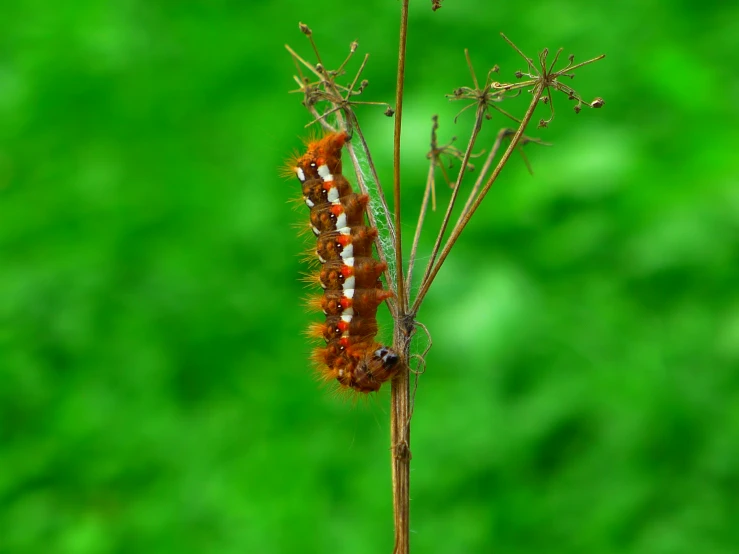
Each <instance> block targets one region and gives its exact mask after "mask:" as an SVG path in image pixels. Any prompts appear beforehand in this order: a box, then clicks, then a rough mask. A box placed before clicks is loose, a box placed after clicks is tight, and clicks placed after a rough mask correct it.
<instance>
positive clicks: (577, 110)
mask: <svg viewBox="0 0 739 554" xmlns="http://www.w3.org/2000/svg"><path fill="white" fill-rule="evenodd" d="M573 110H575V113H580V110H582V106H581V105H580V102H578V103H577V104H575V107H574V108H573Z"/></svg>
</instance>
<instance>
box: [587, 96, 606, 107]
mask: <svg viewBox="0 0 739 554" xmlns="http://www.w3.org/2000/svg"><path fill="white" fill-rule="evenodd" d="M605 105H606V101H605V100H603V99H602V98H601V97H598V98H596V99H595V100H593V101H592V102H591V103H590V107H591V108H602V107H603V106H605Z"/></svg>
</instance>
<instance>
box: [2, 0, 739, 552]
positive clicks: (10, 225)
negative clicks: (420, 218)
mask: <svg viewBox="0 0 739 554" xmlns="http://www.w3.org/2000/svg"><path fill="white" fill-rule="evenodd" d="M398 9H399V5H398V2H396V1H394V0H385V1H382V2H380V1H379V0H374V1H371V2H362V3H355V4H351V3H337V2H333V1H329V0H320V1H316V2H312V3H305V2H299V1H297V0H292V1H287V2H280V3H256V2H253V3H247V2H228V1H215V2H210V1H209V2H205V1H195V2H182V3H178V2H140V1H135V0H134V1H128V2H118V3H110V2H101V1H94V0H80V1H78V2H73V3H63V2H60V3H56V4H49V3H46V2H38V1H35V0H31V1H29V2H23V3H13V4H11V3H7V4H4V5H3V7H2V8H0V383H1V384H0V433H1V435H0V552H2V553H14V554H15V553H32V552H33V553H35V552H44V553H45V552H55V553H56V552H58V553H81V554H83V553H123V552H136V553H157V554H161V553H167V552H177V553H185V552H219V553H229V552H239V553H243V552H270V553H272V552H274V553H283V552H300V553H312V552H316V553H328V552H351V553H374V552H389V551H390V549H391V546H392V545H391V543H392V528H391V525H392V517H391V499H390V481H389V456H390V455H389V449H388V445H389V439H388V430H387V429H388V409H387V400H388V399H387V391H383V392H381V393H380V394H379V395H376V396H373V397H371V398H369V399H367V400H366V401H360V402H358V403H352V402H343V401H341V400H338V399H336V398H334V397H333V396H331V395H330V394H329V393H328V392H327V391H325V390H321V389H320V387H319V386H318V385H317V384H316V382H315V381H314V380H313V377H312V374H311V371H310V369H309V367H308V363H307V361H306V356H307V351H308V350H309V345H308V344H307V342H306V339H305V338H304V337H303V335H302V332H303V330H304V329H305V328H306V327H307V324H308V322H309V321H311V320H315V319H317V316H315V315H309V314H307V313H306V312H305V310H304V308H302V304H301V301H300V298H301V296H302V295H304V294H305V289H304V288H303V285H302V284H301V283H300V282H299V281H298V276H299V273H300V272H301V271H304V270H305V268H304V267H303V266H302V264H301V262H300V260H299V256H298V255H297V254H298V253H299V252H300V251H301V250H302V249H303V248H304V247H305V245H304V244H303V243H302V242H301V239H299V238H298V237H297V236H296V232H295V228H294V225H295V224H299V223H302V222H304V221H305V216H306V213H305V210H304V208H299V209H298V210H297V211H296V210H293V209H292V208H291V206H290V205H289V204H288V203H287V201H288V200H289V199H294V198H296V197H298V196H299V191H298V187H297V184H296V182H294V181H293V180H284V179H282V178H281V177H279V176H278V174H279V168H280V166H281V165H282V164H283V160H284V159H285V158H286V157H287V156H288V155H289V153H290V152H291V150H292V149H295V148H299V147H300V144H301V142H300V139H301V137H302V136H305V135H306V134H307V133H308V131H306V130H303V129H302V127H303V125H305V123H307V122H308V121H309V120H310V118H309V116H308V114H307V113H306V112H305V111H304V110H303V109H302V107H301V106H300V98H299V96H297V95H294V96H288V95H287V94H286V92H287V90H289V89H290V88H294V86H295V85H294V83H293V82H292V80H291V75H292V74H293V73H294V68H293V67H292V65H291V61H290V58H289V56H288V55H287V53H286V52H285V51H284V49H283V44H284V43H286V42H289V43H290V44H291V45H292V46H293V47H295V48H296V49H297V50H298V51H299V52H301V53H303V54H304V55H306V57H309V58H310V48H309V46H308V44H307V42H306V41H305V38H304V37H303V36H302V35H301V34H300V33H299V32H298V30H297V22H298V20H303V21H305V22H306V23H308V24H310V25H311V26H312V28H313V30H314V32H315V37H316V40H317V42H318V43H319V46H320V47H321V51H322V55H323V56H324V58H325V60H326V63H327V65H329V66H331V65H333V66H335V65H338V63H340V61H341V60H342V59H343V57H344V55H345V52H346V51H347V48H348V44H349V42H350V41H351V40H354V39H359V41H360V53H364V52H366V51H369V52H371V57H370V61H369V65H368V67H367V70H366V73H365V77H367V78H368V79H369V80H370V86H369V87H368V89H367V91H366V92H365V95H366V97H367V99H373V100H381V101H389V102H392V98H393V92H392V89H393V83H394V79H395V76H394V67H395V64H396V62H397V37H396V36H395V34H396V30H397V27H398V17H397V16H398ZM738 20H739V6H737V5H730V3H720V2H713V1H703V2H697V1H692V2H691V1H683V2H667V1H665V0H661V1H658V2H653V3H642V2H636V1H634V0H627V1H626V2H618V3H613V4H612V5H611V4H603V3H593V2H586V1H584V0H573V1H570V2H555V1H551V0H539V1H537V2H523V3H521V2H516V3H498V2H495V3H490V2H487V1H484V0H447V1H446V2H444V5H443V8H442V9H441V10H440V11H438V12H436V13H432V12H431V10H430V2H426V1H420V0H419V1H417V2H413V6H412V17H411V24H410V25H411V26H410V37H409V60H408V80H407V88H406V99H407V104H406V119H405V123H404V132H405V136H404V138H405V143H404V145H405V146H404V163H405V166H404V176H405V184H406V189H405V190H406V197H405V198H406V200H407V203H406V204H405V205H404V211H405V214H406V215H407V219H406V222H407V223H406V226H404V228H403V231H404V232H405V233H406V237H408V238H409V237H410V235H411V233H412V230H413V226H414V223H415V215H416V213H417V208H418V199H419V198H420V195H421V190H422V184H423V181H424V176H425V171H426V168H425V164H426V160H425V151H426V149H427V147H428V133H429V128H430V116H431V115H432V114H433V113H439V114H440V120H441V124H442V128H441V140H444V141H446V140H448V139H449V138H450V137H451V136H452V135H459V136H460V143H462V144H463V142H462V141H463V140H465V139H466V137H465V134H468V133H469V127H470V125H471V113H469V112H468V113H467V114H465V115H463V116H462V117H461V118H460V121H459V122H458V124H457V125H456V126H455V125H454V124H453V123H452V119H453V117H454V114H455V113H456V112H457V110H458V109H459V108H461V106H460V105H458V104H450V103H448V102H447V101H446V100H445V99H444V96H443V95H444V94H446V93H450V92H451V91H452V90H453V89H454V88H456V87H458V86H461V85H469V84H470V78H469V73H468V70H467V68H466V65H465V63H464V58H463V55H462V50H463V48H465V47H467V48H469V49H470V51H471V55H472V59H473V62H474V63H475V66H476V69H477V72H478V75H480V76H483V75H484V74H485V72H486V71H487V68H489V67H492V65H493V64H495V63H497V64H499V65H500V66H501V79H503V78H510V76H512V74H513V72H514V71H515V70H516V69H521V68H522V64H521V60H520V59H519V58H517V57H516V54H515V53H514V52H513V51H512V50H511V49H510V48H509V47H508V46H507V45H506V44H505V43H504V42H503V41H502V40H501V39H500V38H499V36H498V32H499V31H505V32H506V34H507V35H508V36H510V37H511V39H512V40H514V41H515V42H516V43H517V44H518V45H519V46H520V47H521V48H522V49H523V50H524V51H526V52H527V53H528V54H529V55H530V56H532V55H534V54H535V52H536V51H537V50H538V49H541V48H542V47H544V46H550V47H552V48H556V47H558V46H559V45H563V46H565V55H567V54H569V53H570V52H574V53H575V54H576V59H578V60H583V59H585V58H586V57H591V56H595V55H597V54H600V53H606V54H607V58H606V59H605V60H604V61H602V62H599V63H598V64H596V65H594V66H590V67H587V68H583V69H582V70H581V71H580V72H579V73H578V77H577V78H576V79H575V81H573V85H574V86H576V87H577V88H578V90H579V91H580V92H581V93H582V94H583V95H584V96H585V97H586V98H592V97H594V96H603V97H604V98H605V99H606V102H607V105H606V107H605V109H603V110H600V111H590V110H586V111H585V112H583V113H581V114H579V115H577V116H576V115H575V114H574V113H572V111H571V109H570V108H569V107H568V106H567V105H566V104H567V101H566V99H565V98H564V96H561V97H558V98H555V107H556V108H557V109H558V112H557V116H556V118H555V120H554V122H553V124H552V126H551V128H550V129H546V130H539V131H533V130H532V132H531V134H534V135H535V136H539V137H541V138H542V139H543V140H545V141H547V142H551V143H553V146H552V147H550V148H542V147H538V148H537V147H534V148H531V149H529V150H528V151H527V155H528V158H529V160H530V161H531V163H532V166H533V168H534V175H533V177H532V176H530V175H529V174H528V173H527V172H526V170H525V167H524V165H523V164H522V163H520V162H519V161H518V160H514V162H513V163H512V164H511V165H510V166H509V168H507V169H506V171H505V172H504V173H503V176H502V179H501V180H500V181H499V182H498V183H497V184H496V186H495V187H494V189H493V190H492V192H491V195H490V196H489V197H488V199H487V201H486V203H485V204H484V205H483V209H482V210H481V212H480V213H479V214H478V215H477V216H476V218H475V220H474V221H473V224H472V225H471V226H470V227H469V229H468V230H467V231H466V232H465V235H463V239H462V241H461V242H460V244H459V245H458V248H457V250H456V252H454V253H453V255H452V256H451V257H450V259H449V261H448V263H447V265H446V266H445V268H444V269H443V270H442V271H441V273H440V274H439V279H438V281H437V282H436V284H435V286H434V287H433V288H432V291H431V294H430V295H429V297H428V299H427V302H426V304H424V307H423V309H422V311H421V313H420V314H419V319H420V320H421V321H423V322H424V323H425V324H426V325H427V326H428V327H429V329H430V331H431V333H432V335H433V340H434V347H433V349H432V350H431V352H430V354H429V356H428V369H427V371H426V373H425V374H424V375H423V376H422V377H421V378H420V381H419V388H418V394H417V397H416V409H415V418H414V421H413V436H412V439H413V444H412V449H413V456H414V458H413V462H412V470H413V473H412V499H413V500H412V528H413V536H412V546H413V549H414V552H444V553H456V552H506V553H510V554H513V553H531V552H556V553H614V554H615V553H619V554H623V553H644V554H661V553H665V554H667V553H671V554H672V553H686V554H687V553H690V554H694V553H696V552H700V553H716V554H719V553H733V552H736V551H737V548H738V547H739V531H738V530H737V526H736V521H737V515H738V514H739V501H738V500H737V498H739V496H738V493H739V469H737V464H736V461H737V459H739V377H737V368H739V271H738V268H739V186H738V185H739V171H737V169H738V167H739V164H738V163H737V157H736V153H735V151H736V147H737V129H739V114H738V111H737V104H736V102H735V100H734V98H735V96H736V92H737V90H739V78H738V77H737V71H736V68H737V64H738V63H739V34H737V32H736V22H737V21H738ZM353 67H356V63H355V64H354V66H353ZM506 76H508V77H506ZM519 100H520V103H518V104H517V103H516V102H515V101H514V102H512V103H511V104H510V106H507V109H509V110H511V111H514V112H516V113H522V110H523V108H524V106H525V98H521V99H519ZM517 110H518V111H517ZM380 112H381V110H376V109H374V108H369V107H367V108H360V109H359V115H360V118H361V121H362V122H363V125H364V128H365V130H366V132H367V135H368V138H369V140H370V144H371V146H372V147H373V148H374V151H373V153H374V156H375V158H376V161H377V163H378V165H379V167H380V169H381V172H382V174H383V176H384V178H385V182H386V183H389V182H390V178H389V176H390V175H391V169H390V160H391V129H392V121H391V120H389V119H385V118H384V117H383V116H382V115H381V113H380ZM542 115H545V112H542ZM503 125H507V123H506V122H505V121H504V120H502V119H498V120H493V121H492V122H490V124H488V126H487V127H486V129H485V132H486V133H487V135H486V137H488V140H489V141H490V140H491V137H493V136H494V134H495V132H496V131H497V129H498V128H499V127H500V126H503ZM446 194H447V193H446V192H445V191H443V190H440V191H439V195H440V197H441V198H444V197H445V195H446ZM439 218H440V214H438V213H437V214H434V215H433V216H432V218H431V221H430V227H429V235H428V236H427V237H426V239H425V243H424V248H425V249H426V250H425V251H426V252H428V246H429V244H430V241H431V233H430V231H431V229H432V228H433V224H434V222H436V224H438V221H439ZM385 334H386V336H389V330H388V329H386V333H385ZM422 346H423V345H422V344H419V346H418V348H419V349H420V348H422Z"/></svg>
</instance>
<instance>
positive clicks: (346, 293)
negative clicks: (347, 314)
mask: <svg viewBox="0 0 739 554" xmlns="http://www.w3.org/2000/svg"><path fill="white" fill-rule="evenodd" d="M344 298H350V299H351V298H354V289H349V290H345V291H344ZM352 313H353V312H352Z"/></svg>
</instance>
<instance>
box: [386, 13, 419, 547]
mask: <svg viewBox="0 0 739 554" xmlns="http://www.w3.org/2000/svg"><path fill="white" fill-rule="evenodd" d="M408 3H409V0H403V2H402V5H401V10H400V37H399V46H398V75H397V84H396V90H395V132H394V136H393V202H394V206H393V208H394V209H395V233H396V234H395V261H396V263H395V265H396V271H397V286H396V287H395V291H396V293H397V295H398V309H399V311H400V317H399V318H398V319H396V323H395V331H394V335H395V336H394V337H393V346H394V348H395V351H396V352H398V353H399V354H400V357H401V360H404V361H405V364H406V365H405V369H403V370H401V371H399V372H398V376H397V377H396V378H395V379H393V381H392V385H391V387H392V388H391V391H390V398H391V400H390V402H391V406H390V451H391V457H392V460H391V464H392V478H393V519H394V524H395V547H394V549H393V552H394V554H408V552H409V549H410V488H411V485H410V483H411V480H410V476H411V468H410V463H411V450H410V442H411V430H410V424H411V421H410V418H411V400H410V373H409V370H408V365H407V364H408V360H409V354H410V336H411V334H412V331H413V319H412V318H411V319H410V320H409V319H407V318H406V317H405V314H406V313H407V312H408V297H407V296H406V294H405V286H404V284H403V253H402V248H401V226H400V213H401V212H400V132H401V124H402V119H403V87H404V82H405V51H406V38H407V34H408Z"/></svg>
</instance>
